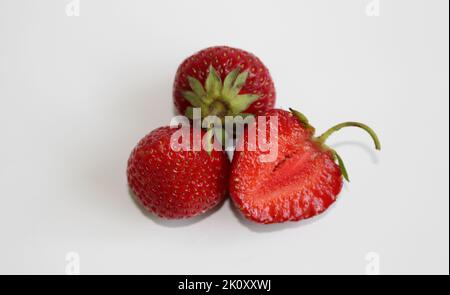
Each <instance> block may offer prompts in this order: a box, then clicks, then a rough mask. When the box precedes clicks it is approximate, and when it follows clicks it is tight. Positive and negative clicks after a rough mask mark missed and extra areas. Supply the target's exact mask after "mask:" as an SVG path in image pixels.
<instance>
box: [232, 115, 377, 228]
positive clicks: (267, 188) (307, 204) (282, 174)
mask: <svg viewBox="0 0 450 295" xmlns="http://www.w3.org/2000/svg"><path fill="white" fill-rule="evenodd" d="M270 116H275V117H276V119H277V122H278V125H277V127H278V136H277V137H276V140H277V142H278V143H277V144H278V145H277V147H278V155H277V157H276V160H275V161H273V162H267V163H266V162H262V161H261V160H260V156H261V155H263V154H264V152H262V151H261V150H260V149H259V148H256V149H253V150H251V149H249V148H248V147H249V145H248V143H249V134H253V133H252V132H254V131H257V130H258V129H260V128H261V127H262V125H261V126H260V124H261V123H259V121H257V122H255V123H253V124H250V125H249V126H248V131H249V132H245V133H244V134H243V136H242V137H241V138H240V140H239V143H238V145H237V148H236V151H235V153H234V156H233V162H232V171H231V176H230V194H231V198H232V199H233V201H234V203H235V205H236V206H237V207H238V208H239V209H240V210H241V211H242V213H243V214H244V215H245V216H246V217H247V218H249V219H250V220H253V221H256V222H258V223H281V222H286V221H298V220H301V219H306V218H310V217H313V216H315V215H318V214H320V213H322V212H323V211H325V210H326V209H327V208H328V207H329V206H330V205H331V204H332V203H333V202H334V201H335V200H336V198H337V196H338V194H339V193H340V191H341V188H342V184H343V177H344V178H346V179H347V180H348V175H347V171H346V169H345V166H344V164H343V161H342V159H341V157H340V156H339V155H338V154H337V153H336V152H335V151H334V150H333V149H331V148H330V147H328V146H326V145H325V141H326V139H327V138H328V137H329V136H330V135H331V134H332V133H333V132H335V131H337V130H339V129H341V128H344V127H348V126H356V127H360V128H363V129H364V130H366V131H367V132H369V134H370V135H371V136H372V138H373V140H374V142H375V146H376V149H380V143H379V140H378V138H377V136H376V134H375V133H374V132H373V130H372V129H370V128H369V127H368V126H366V125H364V124H361V123H356V122H347V123H343V124H339V125H336V126H335V127H333V128H331V129H329V130H328V131H326V132H325V133H324V134H323V135H321V136H319V137H315V136H314V133H315V129H314V128H313V127H312V126H311V125H310V124H309V122H308V120H307V119H306V117H305V116H304V115H302V114H301V113H300V112H298V111H295V110H291V112H287V111H284V110H279V109H273V110H270V111H268V112H267V113H266V118H267V120H266V122H265V123H264V124H265V125H266V126H263V127H264V129H260V130H265V132H266V136H267V137H266V138H268V139H269V138H270V136H269V135H270V133H269V130H270V124H271V123H270V121H269V117H270ZM272 126H273V125H272ZM251 129H253V130H251ZM250 131H252V132H250ZM261 132H264V131H261ZM256 133H257V132H256ZM262 134H264V133H262ZM257 140H258V141H259V140H261V139H260V138H259V137H258V138H257ZM272 140H274V139H272ZM336 162H337V163H336Z"/></svg>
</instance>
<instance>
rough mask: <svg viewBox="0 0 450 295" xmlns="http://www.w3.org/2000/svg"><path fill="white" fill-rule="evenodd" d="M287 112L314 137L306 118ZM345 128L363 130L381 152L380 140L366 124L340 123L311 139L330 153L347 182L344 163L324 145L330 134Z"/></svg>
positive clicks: (332, 150)
mask: <svg viewBox="0 0 450 295" xmlns="http://www.w3.org/2000/svg"><path fill="white" fill-rule="evenodd" d="M289 110H290V111H291V113H292V114H293V115H294V116H295V117H297V119H298V120H299V121H300V123H301V124H303V125H304V127H305V128H307V129H310V130H312V134H313V136H314V133H315V129H314V127H312V126H311V125H310V124H309V121H308V119H307V118H306V116H305V115H303V114H302V113H300V112H299V111H296V110H294V109H289ZM346 127H358V128H361V129H363V130H364V131H366V132H367V133H368V134H369V135H370V137H371V138H372V140H373V142H374V144H375V149H376V150H381V143H380V140H379V139H378V136H377V134H376V133H375V131H374V130H373V129H372V128H370V127H369V126H367V125H366V124H363V123H359V122H344V123H340V124H337V125H335V126H333V127H331V128H330V129H328V130H327V131H325V132H324V133H323V134H322V135H320V136H318V137H313V139H314V140H315V141H316V142H317V143H319V144H320V145H321V146H322V147H323V148H324V149H325V150H329V151H331V153H332V154H333V157H334V159H335V160H336V161H337V162H338V165H339V168H340V169H341V173H342V176H343V177H344V178H345V180H347V181H348V182H349V181H350V178H349V176H348V172H347V168H346V167H345V164H344V161H343V160H342V158H341V156H339V154H338V153H337V152H336V151H335V150H334V149H332V148H330V147H329V146H327V145H326V144H325V142H326V140H327V139H328V137H330V135H331V134H333V133H334V132H336V131H339V130H341V129H342V128H346Z"/></svg>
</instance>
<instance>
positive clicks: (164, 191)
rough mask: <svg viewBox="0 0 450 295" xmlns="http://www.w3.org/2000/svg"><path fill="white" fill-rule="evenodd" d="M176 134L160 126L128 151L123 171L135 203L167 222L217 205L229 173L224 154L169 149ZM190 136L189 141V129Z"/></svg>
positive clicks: (225, 190) (196, 213) (227, 162)
mask: <svg viewBox="0 0 450 295" xmlns="http://www.w3.org/2000/svg"><path fill="white" fill-rule="evenodd" d="M176 131H177V129H172V128H170V127H161V128H158V129H156V130H154V131H152V132H151V133H150V134H148V135H147V136H145V137H144V138H143V139H142V140H141V141H140V142H139V143H138V145H137V146H136V147H135V148H134V150H133V151H132V153H131V156H130V158H129V160H128V169H127V177H128V184H129V187H130V189H131V190H132V192H133V193H134V195H135V196H136V198H137V200H138V201H139V202H140V203H141V204H142V206H143V207H145V208H146V209H147V210H148V211H150V212H153V213H154V214H156V215H158V216H160V217H164V218H168V219H180V218H188V217H193V216H196V215H199V214H201V213H203V212H205V211H207V210H209V209H211V208H212V207H214V206H216V205H218V204H219V203H220V202H221V201H222V200H224V198H225V196H226V192H227V185H228V176H229V170H230V163H229V160H228V157H227V155H226V154H225V152H222V151H215V150H213V151H211V154H210V155H209V154H208V152H207V151H205V150H203V149H202V150H200V151H174V150H172V148H171V136H172V134H173V133H174V132H176ZM190 133H191V134H190V138H191V139H192V136H193V132H192V129H191V130H190ZM204 134H205V131H202V133H201V135H202V136H203V135H204Z"/></svg>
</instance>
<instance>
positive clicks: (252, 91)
mask: <svg viewBox="0 0 450 295" xmlns="http://www.w3.org/2000/svg"><path fill="white" fill-rule="evenodd" d="M233 73H236V74H238V73H240V74H242V75H241V76H240V78H241V79H236V75H233ZM213 74H214V75H213ZM230 74H231V75H230ZM227 77H228V79H227ZM214 78H215V79H214ZM227 80H228V82H235V83H231V85H228V87H227V83H226V81H227ZM210 81H213V82H214V81H215V83H209V82H210ZM237 81H238V82H237ZM202 86H204V87H202ZM232 86H234V88H233V87H232ZM173 100H174V104H175V107H176V109H177V110H178V112H179V113H180V114H183V115H184V114H186V115H187V116H189V115H188V114H187V112H189V109H188V108H189V107H200V108H201V109H202V116H204V117H206V116H208V115H217V116H219V117H223V116H225V115H229V116H234V115H237V114H239V113H251V114H254V115H259V114H263V113H265V112H266V111H267V110H269V109H272V108H273V106H274V104H275V87H274V83H273V81H272V78H271V76H270V73H269V71H268V69H267V68H266V66H265V65H264V64H263V63H262V62H261V60H259V58H257V57H256V56H254V55H253V54H251V53H249V52H246V51H243V50H240V49H236V48H231V47H226V46H217V47H210V48H207V49H204V50H202V51H200V52H198V53H196V54H194V55H192V56H190V57H189V58H187V59H186V60H185V61H183V63H182V64H181V65H180V66H179V68H178V70H177V73H176V76H175V82H174V87H173Z"/></svg>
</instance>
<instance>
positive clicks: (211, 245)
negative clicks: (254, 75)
mask: <svg viewBox="0 0 450 295" xmlns="http://www.w3.org/2000/svg"><path fill="white" fill-rule="evenodd" d="M69 2H70V1H56V0H42V1H31V0H29V1H25V0H21V1H17V0H0V134H1V136H0V143H1V144H0V198H1V204H0V239H1V242H0V273H2V274H25V273H32V274H38V273H39V274H64V273H65V268H66V260H65V259H66V254H67V253H68V252H70V251H75V252H77V253H79V255H80V256H79V257H80V263H81V264H80V266H81V268H80V270H81V273H82V274H100V273H105V274H221V273H228V274H230V273H232V274H365V273H366V268H367V263H368V261H367V260H366V255H367V253H368V252H372V251H374V252H377V253H378V255H379V262H380V264H379V266H380V269H379V270H380V273H382V274H448V272H449V197H448V194H449V166H448V165H449V137H448V136H449V130H448V126H449V125H448V124H449V110H448V108H449V84H448V78H449V77H448V76H449V68H448V64H449V55H448V52H449V39H448V33H449V32H448V19H449V15H448V9H449V8H448V5H449V3H448V1H446V0H433V1H430V0H428V1H425V0H421V1H419V0H418V1H412V0H389V1H387V0H381V1H380V2H379V3H380V15H379V16H368V15H367V13H366V6H367V5H368V4H369V3H370V2H371V1H368V0H367V1H365V0H342V1H333V0H327V1H325V0H309V1H298V0H292V1H287V0H285V1H264V0H246V1H241V0H227V1H211V0H190V1H181V0H180V1H174V0H167V1H144V0H142V1H138V0H133V1H130V0H127V1H125V0H89V1H87V0H81V1H80V16H78V17H77V16H72V17H69V16H67V15H66V11H65V10H66V4H67V3H69ZM222 44H226V45H230V46H235V47H239V48H243V49H246V50H248V51H251V52H254V53H255V54H256V55H258V56H259V57H260V58H261V59H262V60H263V61H264V62H265V63H266V65H267V66H268V67H269V68H270V70H271V73H272V76H273V78H274V80H275V83H276V87H277V93H278V101H277V106H278V107H283V108H287V107H291V106H292V107H295V108H298V109H300V110H302V111H303V112H304V113H305V114H307V115H308V117H309V118H310V121H312V123H313V124H314V125H315V126H316V128H317V129H318V130H319V132H320V131H323V130H324V129H326V128H328V127H330V126H331V125H332V124H335V123H338V122H341V121H346V120H358V121H363V122H365V123H367V124H369V125H371V126H372V127H373V128H374V129H376V130H377V132H378V133H379V135H380V138H381V140H382V144H383V150H382V152H381V153H376V152H374V151H373V147H372V143H371V141H370V138H369V137H368V136H367V135H366V134H364V133H363V132H361V131H360V130H345V131H342V132H341V133H340V134H339V135H335V136H333V138H332V139H331V143H332V144H333V146H334V147H336V148H337V149H338V150H339V153H340V154H341V156H343V158H344V159H345V161H346V164H347V168H348V169H349V172H350V177H351V179H352V182H351V183H350V184H348V185H346V187H345V188H344V190H343V192H342V194H341V196H340V199H339V200H338V202H337V203H336V204H335V206H333V207H332V208H331V209H330V210H328V212H327V213H326V214H324V215H323V216H321V217H319V218H316V219H313V220H311V221H307V222H300V223H295V224H284V225H274V226H262V225H255V224H252V223H249V222H246V221H244V220H243V219H242V218H241V217H239V215H238V214H236V213H235V212H234V211H233V209H232V206H231V205H230V203H229V202H228V201H227V202H226V203H225V204H224V205H223V206H222V207H221V208H220V209H218V210H217V211H216V212H214V213H213V214H209V215H207V216H204V217H202V218H199V219H195V220H192V221H184V222H180V221H177V222H167V221H162V220H159V219H156V218H152V217H149V216H146V215H145V214H143V213H142V212H141V211H140V209H139V208H138V207H137V206H136V204H135V203H134V202H133V201H132V199H131V197H130V196H129V193H128V190H127V184H126V177H125V169H126V162H127V158H128V155H129V153H130V151H131V149H132V148H133V146H134V145H135V144H136V143H137V141H138V140H139V139H140V138H141V137H143V136H144V135H145V134H146V133H148V132H149V131H151V130H152V129H154V128H156V127H158V126H161V125H167V124H168V123H169V121H170V119H171V117H172V115H173V110H172V97H171V90H172V89H171V88H172V81H173V77H174V75H175V71H176V69H177V66H178V65H179V63H180V62H181V61H182V60H183V59H184V58H185V57H187V56H188V55H190V54H192V53H194V52H195V51H197V50H200V49H202V48H204V47H208V46H211V45H222Z"/></svg>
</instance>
